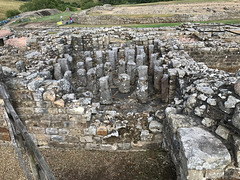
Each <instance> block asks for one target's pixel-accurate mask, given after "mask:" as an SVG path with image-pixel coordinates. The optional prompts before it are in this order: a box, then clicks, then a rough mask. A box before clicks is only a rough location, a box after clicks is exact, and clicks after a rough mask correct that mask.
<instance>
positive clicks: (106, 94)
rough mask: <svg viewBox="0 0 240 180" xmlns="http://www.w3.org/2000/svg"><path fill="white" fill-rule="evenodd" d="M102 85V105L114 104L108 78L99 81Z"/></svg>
mask: <svg viewBox="0 0 240 180" xmlns="http://www.w3.org/2000/svg"><path fill="white" fill-rule="evenodd" d="M99 84H100V103H101V104H112V94H111V89H110V88H109V85H108V76H104V77H101V78H100V79H99Z"/></svg>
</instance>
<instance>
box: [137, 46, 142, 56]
mask: <svg viewBox="0 0 240 180" xmlns="http://www.w3.org/2000/svg"><path fill="white" fill-rule="evenodd" d="M136 49H137V55H139V54H142V51H143V52H144V46H137V47H136Z"/></svg>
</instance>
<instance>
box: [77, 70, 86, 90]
mask: <svg viewBox="0 0 240 180" xmlns="http://www.w3.org/2000/svg"><path fill="white" fill-rule="evenodd" d="M77 77H78V86H81V87H85V86H87V75H86V70H85V69H79V70H78V71H77Z"/></svg>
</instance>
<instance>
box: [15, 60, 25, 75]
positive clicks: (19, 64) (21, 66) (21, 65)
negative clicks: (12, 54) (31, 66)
mask: <svg viewBox="0 0 240 180" xmlns="http://www.w3.org/2000/svg"><path fill="white" fill-rule="evenodd" d="M16 69H17V70H18V72H20V73H21V72H25V71H26V67H25V63H24V61H22V60H20V61H18V62H16Z"/></svg>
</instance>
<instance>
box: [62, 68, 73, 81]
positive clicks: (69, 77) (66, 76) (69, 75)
mask: <svg viewBox="0 0 240 180" xmlns="http://www.w3.org/2000/svg"><path fill="white" fill-rule="evenodd" d="M63 78H64V79H66V80H67V81H69V82H70V83H71V82H72V71H66V72H65V73H64V76H63Z"/></svg>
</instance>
